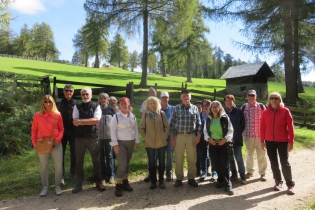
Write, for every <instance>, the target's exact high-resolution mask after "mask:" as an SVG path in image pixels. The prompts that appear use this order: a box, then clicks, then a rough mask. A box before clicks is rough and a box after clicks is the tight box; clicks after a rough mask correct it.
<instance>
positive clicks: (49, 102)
mask: <svg viewBox="0 0 315 210" xmlns="http://www.w3.org/2000/svg"><path fill="white" fill-rule="evenodd" d="M44 104H52V102H51V101H44Z"/></svg>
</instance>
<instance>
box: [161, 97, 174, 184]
mask: <svg viewBox="0 0 315 210" xmlns="http://www.w3.org/2000/svg"><path fill="white" fill-rule="evenodd" d="M160 99H161V107H162V108H161V110H162V111H163V112H164V113H165V115H166V118H167V121H168V124H170V123H171V118H172V112H173V109H174V106H172V105H170V104H168V102H169V100H170V96H169V94H168V92H165V91H164V92H161V95H160ZM167 141H168V142H167V146H166V154H167V159H166V171H165V173H166V181H167V182H170V181H171V174H172V145H171V140H170V136H168V139H167Z"/></svg>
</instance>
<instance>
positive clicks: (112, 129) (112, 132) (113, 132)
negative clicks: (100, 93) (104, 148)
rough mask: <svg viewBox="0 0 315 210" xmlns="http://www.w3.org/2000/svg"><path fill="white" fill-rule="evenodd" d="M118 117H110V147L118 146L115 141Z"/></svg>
mask: <svg viewBox="0 0 315 210" xmlns="http://www.w3.org/2000/svg"><path fill="white" fill-rule="evenodd" d="M117 117H118V115H117V114H115V115H114V116H113V117H112V120H111V122H110V139H111V141H110V145H111V146H116V145H118V141H117V139H118V138H117V127H118V126H117V121H118V119H117Z"/></svg>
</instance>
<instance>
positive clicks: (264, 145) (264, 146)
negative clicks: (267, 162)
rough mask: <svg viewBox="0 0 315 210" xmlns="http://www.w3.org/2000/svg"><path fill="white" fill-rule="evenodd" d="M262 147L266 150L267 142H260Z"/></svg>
mask: <svg viewBox="0 0 315 210" xmlns="http://www.w3.org/2000/svg"><path fill="white" fill-rule="evenodd" d="M260 146H261V149H262V150H264V151H266V144H265V143H264V142H262V143H260Z"/></svg>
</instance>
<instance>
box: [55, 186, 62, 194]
mask: <svg viewBox="0 0 315 210" xmlns="http://www.w3.org/2000/svg"><path fill="white" fill-rule="evenodd" d="M55 192H56V195H61V194H62V191H61V188H60V186H56V187H55Z"/></svg>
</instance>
